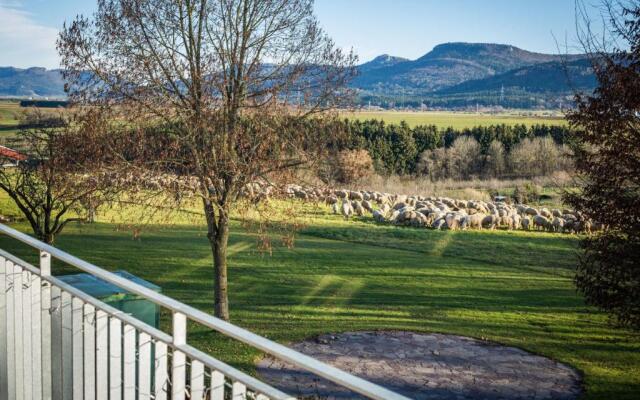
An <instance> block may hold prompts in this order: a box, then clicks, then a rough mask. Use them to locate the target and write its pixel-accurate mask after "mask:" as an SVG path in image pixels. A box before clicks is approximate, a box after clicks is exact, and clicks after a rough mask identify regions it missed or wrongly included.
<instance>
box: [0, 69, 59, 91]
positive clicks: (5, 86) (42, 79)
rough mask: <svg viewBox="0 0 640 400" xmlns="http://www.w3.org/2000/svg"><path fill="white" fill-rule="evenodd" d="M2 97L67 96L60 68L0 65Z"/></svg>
mask: <svg viewBox="0 0 640 400" xmlns="http://www.w3.org/2000/svg"><path fill="white" fill-rule="evenodd" d="M0 97H56V98H57V97H65V93H64V81H63V80H62V74H61V73H60V70H57V69H54V70H47V69H45V68H37V67H34V68H27V69H20V68H13V67H0Z"/></svg>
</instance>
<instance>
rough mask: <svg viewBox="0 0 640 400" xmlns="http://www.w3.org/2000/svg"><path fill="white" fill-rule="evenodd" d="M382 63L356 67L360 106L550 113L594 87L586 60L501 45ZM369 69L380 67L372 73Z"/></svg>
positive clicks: (455, 46)
mask: <svg viewBox="0 0 640 400" xmlns="http://www.w3.org/2000/svg"><path fill="white" fill-rule="evenodd" d="M381 57H383V60H384V61H386V62H384V63H380V60H379V59H380V57H378V58H376V59H374V60H373V61H371V62H369V63H365V64H363V65H362V66H360V67H359V74H358V76H357V78H356V79H355V81H354V87H355V88H357V89H358V90H359V92H360V97H361V99H362V101H363V103H368V102H369V101H371V103H373V104H381V105H383V106H389V105H390V104H391V103H395V104H396V105H401V106H402V105H409V106H417V105H419V104H420V103H422V102H424V103H425V104H426V105H427V106H438V107H454V108H455V107H465V106H471V105H476V104H481V105H501V106H504V107H523V108H532V107H551V108H552V107H557V106H559V105H560V103H562V102H564V104H565V105H566V102H567V99H570V98H571V96H572V94H573V89H579V90H587V91H589V90H592V89H593V88H594V87H595V78H594V76H593V73H592V71H591V68H590V65H589V61H588V59H587V58H586V56H584V55H554V54H541V53H534V52H530V51H526V50H522V49H519V48H517V47H514V46H509V45H502V44H490V43H446V44H441V45H438V46H436V47H435V48H434V49H433V50H432V51H430V52H429V53H427V54H425V55H424V56H422V57H420V58H418V59H417V60H413V61H412V60H405V59H401V58H399V57H392V56H389V55H384V56H381ZM376 61H378V62H376ZM371 64H374V65H378V66H377V67H376V68H371ZM380 64H382V65H380ZM567 67H568V68H567Z"/></svg>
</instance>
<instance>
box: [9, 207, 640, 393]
mask: <svg viewBox="0 0 640 400" xmlns="http://www.w3.org/2000/svg"><path fill="white" fill-rule="evenodd" d="M10 208H11V205H10V203H9V202H7V201H6V199H4V200H3V201H0V214H1V213H3V212H4V213H5V214H7V213H12V211H11V210H10ZM327 211H328V210H327V209H326V208H324V207H319V208H315V207H310V206H308V207H305V208H304V213H305V214H304V218H303V220H304V221H305V223H306V227H305V228H303V229H302V230H301V231H300V232H299V233H298V235H297V236H296V244H295V247H293V248H292V249H287V248H283V247H276V248H274V250H273V253H272V254H271V255H267V254H264V253H261V252H259V251H258V250H257V248H256V238H255V236H253V235H252V234H250V233H249V232H247V231H246V230H245V229H243V228H242V227H241V224H240V223H239V222H238V221H237V220H234V221H233V227H232V237H231V241H230V245H229V257H230V271H229V276H230V301H231V314H232V320H233V322H234V323H236V324H238V325H240V326H243V327H246V328H248V329H250V330H252V331H255V332H257V333H259V334H261V335H264V336H267V337H269V338H271V339H273V340H276V341H278V342H281V343H288V342H293V341H298V340H302V339H304V338H308V337H312V336H314V335H317V334H321V333H326V332H343V331H354V330H376V329H383V330H384V329H387V330H411V331H417V332H444V333H452V334H458V335H465V336H472V337H476V338H484V339H486V340H489V341H494V342H498V343H503V344H507V345H512V346H517V347H520V348H523V349H526V350H529V351H532V352H534V353H538V354H542V355H545V356H548V357H551V358H553V359H556V360H558V361H561V362H565V363H568V364H570V365H572V366H573V367H575V368H577V369H578V370H579V371H580V372H581V373H582V374H583V376H584V383H585V393H586V394H585V396H584V397H585V398H587V399H602V398H611V399H635V398H637V394H638V392H640V337H638V335H634V334H633V333H631V332H629V331H627V330H623V329H615V328H612V327H611V326H610V325H609V324H608V323H607V318H606V316H605V315H604V314H602V313H600V312H597V311H595V310H594V309H593V308H590V307H587V306H585V304H584V302H583V299H582V298H581V297H580V296H579V295H578V294H576V291H575V288H574V286H573V284H572V276H573V271H574V265H575V262H576V256H577V239H576V238H575V237H573V236H564V235H555V234H548V233H536V232H506V231H495V232H486V231H485V232H446V231H431V230H424V229H413V228H398V227H390V226H381V225H375V224H373V223H372V222H371V221H370V220H366V219H359V220H353V221H349V222H346V221H344V220H343V219H342V218H340V217H338V216H333V215H329V214H328V213H327ZM176 220H177V221H178V220H179V221H180V222H181V223H183V224H182V225H169V224H158V225H153V226H148V227H147V228H146V229H145V230H144V231H143V233H142V235H141V236H140V238H139V239H137V240H134V239H133V236H132V233H131V232H130V231H128V230H126V229H121V227H122V225H121V224H127V223H129V222H131V223H135V222H136V221H135V216H134V215H133V214H127V215H126V216H125V217H124V218H120V219H118V218H114V216H113V215H109V216H105V217H102V221H103V222H100V223H96V224H92V225H72V226H69V227H68V229H67V230H66V231H65V233H64V234H63V235H62V236H60V237H59V239H58V240H57V242H56V245H57V246H58V247H60V248H62V249H64V250H67V251H69V252H71V253H72V254H75V255H77V256H80V257H82V258H84V259H87V260H89V261H91V262H93V263H95V264H97V265H100V266H102V267H105V268H107V269H109V270H118V269H126V270H128V271H130V272H131V273H133V274H136V275H139V276H140V277H142V278H144V279H147V280H149V281H152V282H154V283H156V284H158V285H160V286H162V288H163V291H164V293H166V294H167V295H169V296H172V297H174V298H176V299H178V300H180V301H183V302H186V303H188V304H191V305H193V306H195V307H198V308H200V309H202V310H204V311H206V312H209V313H211V312H212V298H213V283H212V274H213V269H212V266H211V255H210V250H209V247H208V244H207V239H206V236H205V227H204V225H202V223H198V222H192V223H189V224H185V223H184V220H183V219H182V218H179V219H176ZM106 221H109V222H106ZM15 226H16V227H18V228H19V229H21V230H25V231H26V230H27V227H26V225H25V224H22V223H18V224H15ZM274 240H275V241H277V240H278V238H277V237H274ZM0 247H1V248H3V249H6V250H8V251H10V252H12V253H14V254H16V255H18V256H22V257H25V258H27V259H30V260H35V253H34V252H33V251H31V250H29V249H27V248H25V247H24V246H22V245H19V244H17V243H16V242H15V241H13V240H9V239H8V238H6V237H0ZM54 271H56V273H66V272H69V271H70V270H69V269H68V268H65V267H64V266H60V265H55V264H54ZM163 324H164V325H165V326H164V327H165V329H166V328H167V326H168V320H167V319H166V318H165V319H164V320H163ZM189 341H190V343H192V344H194V345H195V346H197V347H199V348H201V349H203V350H205V351H208V352H210V353H212V354H214V355H215V356H216V357H219V358H220V359H222V360H224V361H227V362H230V363H232V364H233V365H236V366H238V367H240V368H243V369H245V370H247V371H249V372H253V371H254V365H255V364H254V363H255V361H256V360H257V359H258V358H259V357H260V353H259V352H257V351H255V350H252V349H250V348H248V347H246V346H243V345H239V344H238V343H237V342H234V341H231V340H227V339H225V338H222V337H220V336H219V335H217V334H214V333H211V332H209V331H208V330H206V329H204V328H200V327H194V330H190V336H189Z"/></svg>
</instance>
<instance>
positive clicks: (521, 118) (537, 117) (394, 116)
mask: <svg viewBox="0 0 640 400" xmlns="http://www.w3.org/2000/svg"><path fill="white" fill-rule="evenodd" d="M344 116H345V117H347V118H351V119H360V120H366V119H382V120H384V121H385V122H387V123H394V124H398V123H400V122H401V121H406V122H407V124H409V126H411V127H413V126H416V125H436V126H438V127H439V128H447V127H453V128H455V129H463V128H472V127H474V126H487V125H498V124H506V125H515V124H525V125H535V124H547V125H566V123H567V122H566V120H565V119H564V118H563V117H562V115H560V114H558V113H554V112H547V113H544V114H531V113H523V114H518V113H515V112H511V113H501V114H483V113H480V114H477V113H470V112H444V111H425V112H405V111H358V112H354V113H344Z"/></svg>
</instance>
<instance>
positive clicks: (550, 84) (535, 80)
mask: <svg viewBox="0 0 640 400" xmlns="http://www.w3.org/2000/svg"><path fill="white" fill-rule="evenodd" d="M595 85H596V79H595V76H594V74H593V70H592V68H591V63H590V61H589V60H587V59H581V60H575V61H568V62H566V63H565V62H560V61H552V62H548V63H544V64H537V65H531V66H526V67H522V68H516V69H514V70H511V71H507V72H505V73H503V74H500V75H494V76H491V77H489V78H484V79H477V80H470V81H466V82H463V83H460V84H458V85H455V86H452V87H449V88H445V89H442V90H440V91H438V93H439V94H451V93H474V92H482V91H501V90H502V88H504V89H505V90H509V89H514V88H517V89H521V90H525V91H527V92H532V93H545V92H554V93H572V92H573V91H574V90H589V89H592V88H593V87H595Z"/></svg>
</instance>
